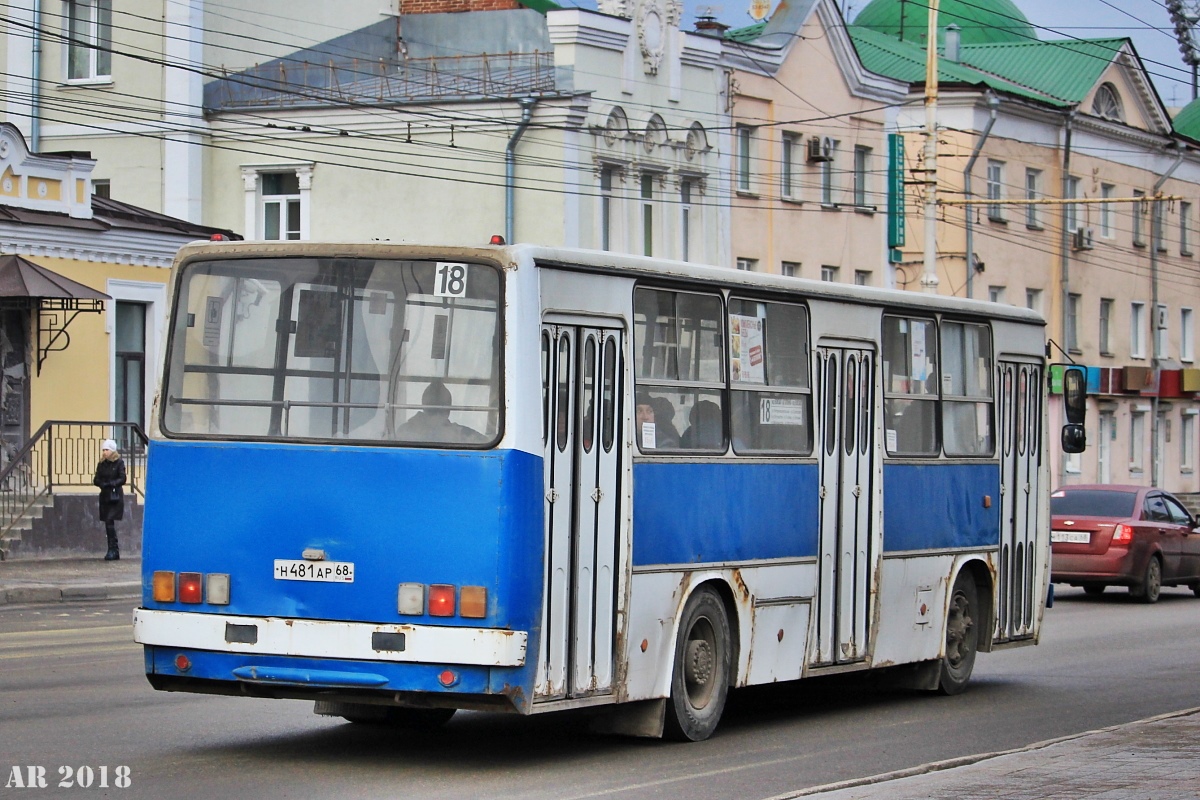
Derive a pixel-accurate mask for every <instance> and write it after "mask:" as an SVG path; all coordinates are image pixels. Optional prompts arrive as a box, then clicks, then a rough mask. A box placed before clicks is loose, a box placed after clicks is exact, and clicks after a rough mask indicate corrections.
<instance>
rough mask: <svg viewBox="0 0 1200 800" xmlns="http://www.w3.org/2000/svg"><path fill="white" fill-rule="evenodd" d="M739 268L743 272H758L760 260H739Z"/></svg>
mask: <svg viewBox="0 0 1200 800" xmlns="http://www.w3.org/2000/svg"><path fill="white" fill-rule="evenodd" d="M737 268H738V269H740V270H741V271H742V272H758V259H757V258H739V259H738V260H737Z"/></svg>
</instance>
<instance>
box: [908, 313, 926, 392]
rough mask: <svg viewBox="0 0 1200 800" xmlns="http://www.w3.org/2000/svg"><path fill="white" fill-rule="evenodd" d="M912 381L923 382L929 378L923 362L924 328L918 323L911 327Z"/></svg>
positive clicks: (924, 361)
mask: <svg viewBox="0 0 1200 800" xmlns="http://www.w3.org/2000/svg"><path fill="white" fill-rule="evenodd" d="M911 377H912V379H913V380H914V381H923V380H925V379H926V378H928V377H929V371H928V368H927V362H926V360H925V326H924V325H921V324H919V323H917V324H914V325H913V326H912V375H911Z"/></svg>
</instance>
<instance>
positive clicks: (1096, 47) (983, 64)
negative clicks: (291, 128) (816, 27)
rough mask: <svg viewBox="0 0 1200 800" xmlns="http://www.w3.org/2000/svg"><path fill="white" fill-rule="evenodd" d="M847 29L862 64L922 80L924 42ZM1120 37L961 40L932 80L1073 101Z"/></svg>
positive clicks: (1088, 87) (1114, 51)
mask: <svg viewBox="0 0 1200 800" xmlns="http://www.w3.org/2000/svg"><path fill="white" fill-rule="evenodd" d="M849 31H850V37H851V39H852V40H853V41H854V45H855V48H856V49H857V50H858V56H859V58H860V59H862V63H863V66H864V67H866V68H867V69H869V70H870V71H872V72H876V73H878V74H880V75H886V76H888V77H890V78H895V79H897V80H902V81H906V82H908V83H924V82H925V48H924V47H920V46H917V45H915V44H913V43H911V42H905V41H901V40H900V39H898V38H896V37H895V36H889V35H887V34H884V33H880V32H879V31H876V30H873V29H871V28H864V27H862V26H859V25H852V26H850V27H849ZM1126 42H1127V40H1125V39H1084V40H1079V39H1071V40H1060V41H1032V42H1031V41H1024V42H1019V43H1016V42H1013V43H1005V44H979V45H963V46H962V47H961V48H960V50H959V60H958V61H948V60H946V59H939V60H938V81H939V83H948V84H960V85H967V86H979V87H988V88H991V89H993V90H995V91H998V92H1005V93H1008V94H1014V95H1018V96H1021V97H1026V98H1029V99H1032V100H1037V101H1039V102H1043V103H1050V104H1052V105H1057V106H1069V105H1074V104H1076V103H1079V102H1081V101H1082V100H1083V99H1084V98H1085V97H1086V96H1087V94H1088V92H1090V91H1091V89H1092V87H1093V86H1095V84H1096V81H1097V80H1099V78H1100V75H1101V73H1102V72H1103V71H1104V70H1105V69H1106V68H1107V67H1108V66H1109V64H1111V63H1112V61H1113V59H1114V58H1116V55H1117V53H1118V52H1119V51H1120V50H1121V48H1122V47H1124V46H1125V44H1126ZM1197 113H1198V114H1200V111H1198V112H1197Z"/></svg>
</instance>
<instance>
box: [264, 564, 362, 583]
mask: <svg viewBox="0 0 1200 800" xmlns="http://www.w3.org/2000/svg"><path fill="white" fill-rule="evenodd" d="M275 580H277V581H319V582H323V583H354V564H353V563H351V562H349V561H291V560H288V559H282V558H277V559H275Z"/></svg>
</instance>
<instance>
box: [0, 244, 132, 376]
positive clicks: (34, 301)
mask: <svg viewBox="0 0 1200 800" xmlns="http://www.w3.org/2000/svg"><path fill="white" fill-rule="evenodd" d="M105 300H112V298H111V297H109V296H108V295H106V294H104V293H103V292H98V291H96V290H95V289H93V288H91V287H90V286H84V285H83V284H82V283H78V282H77V281H73V280H71V279H70V278H66V277H64V276H62V275H59V274H58V273H57V272H54V271H52V270H48V269H46V268H45V267H43V266H41V265H39V264H35V263H33V262H32V261H30V260H29V259H26V258H21V257H20V256H18V255H7V256H0V308H15V309H21V310H32V311H36V312H37V337H38V338H37V371H38V374H39V375H40V374H41V372H42V362H43V361H45V360H46V356H47V355H48V354H50V353H51V352H56V351H60V350H66V349H67V347H68V346H69V345H70V344H71V337H70V336H69V335H68V334H67V326H68V325H70V324H71V322H72V320H74V319H75V317H76V316H77V315H79V314H82V313H88V312H95V313H100V312H102V311H104V301H105Z"/></svg>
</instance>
